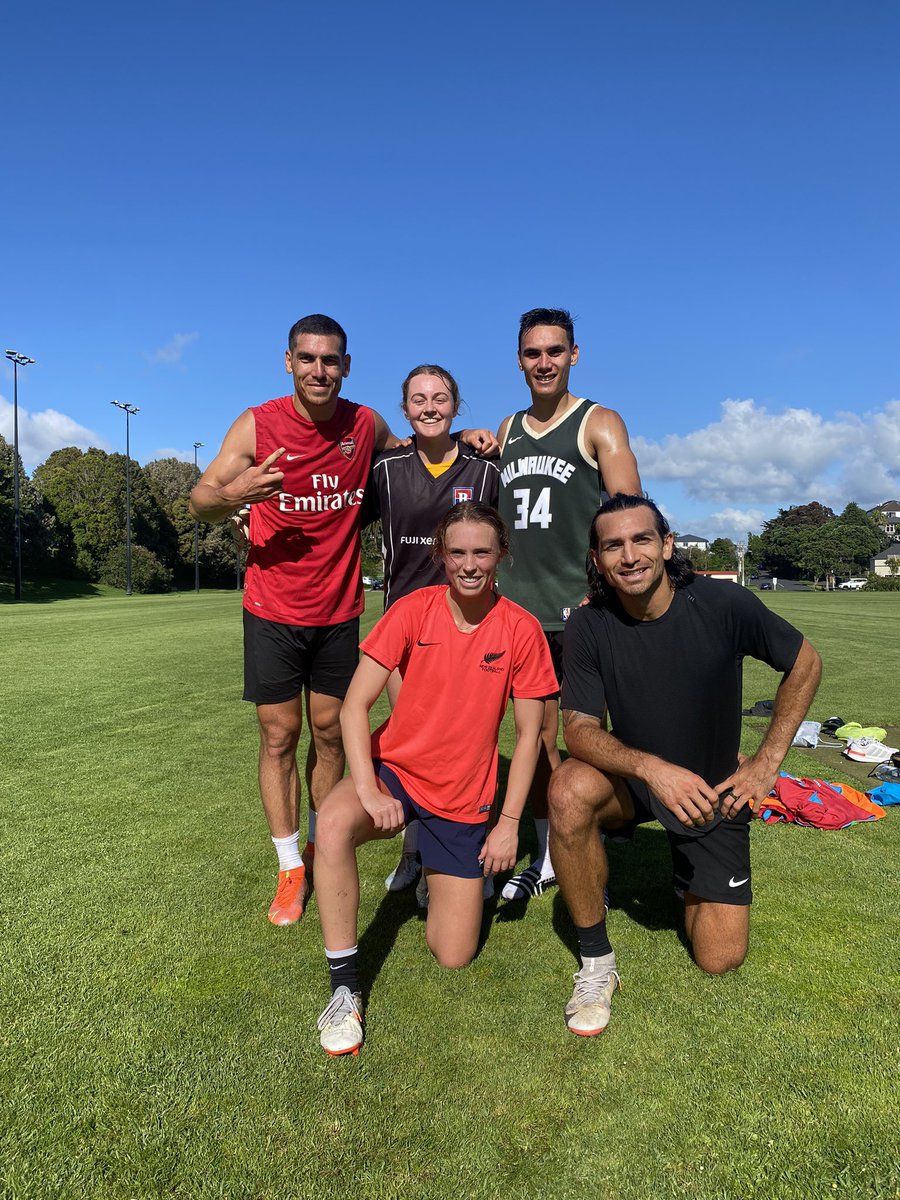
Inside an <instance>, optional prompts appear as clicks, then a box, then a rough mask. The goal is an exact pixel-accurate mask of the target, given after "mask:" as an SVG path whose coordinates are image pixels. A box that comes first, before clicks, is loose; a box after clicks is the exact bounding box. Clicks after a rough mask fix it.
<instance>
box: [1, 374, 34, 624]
mask: <svg viewBox="0 0 900 1200" xmlns="http://www.w3.org/2000/svg"><path fill="white" fill-rule="evenodd" d="M6 357H7V358H8V359H9V361H10V362H11V363H12V365H13V529H14V531H15V532H14V535H13V544H14V545H13V597H14V599H16V600H17V601H18V600H21V599H22V516H21V508H22V505H21V499H20V494H19V367H30V366H31V365H32V364H33V363H34V359H33V358H29V357H28V355H27V354H20V353H19V352H18V350H7V352H6Z"/></svg>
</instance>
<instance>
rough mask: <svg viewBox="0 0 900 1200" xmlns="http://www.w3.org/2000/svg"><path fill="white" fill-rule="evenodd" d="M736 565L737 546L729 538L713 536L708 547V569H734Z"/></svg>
mask: <svg viewBox="0 0 900 1200" xmlns="http://www.w3.org/2000/svg"><path fill="white" fill-rule="evenodd" d="M737 565H738V553H737V546H736V545H735V544H734V542H733V541H732V540H731V538H715V539H714V540H713V541H712V542H711V543H710V547H709V568H708V569H709V570H710V571H736V570H737Z"/></svg>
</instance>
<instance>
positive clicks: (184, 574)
mask: <svg viewBox="0 0 900 1200" xmlns="http://www.w3.org/2000/svg"><path fill="white" fill-rule="evenodd" d="M144 474H145V475H146V476H147V478H148V479H149V481H150V484H151V486H152V488H153V490H154V493H155V495H156V498H157V501H158V503H159V505H160V507H161V509H162V511H163V513H164V514H165V516H166V519H167V521H168V522H169V525H170V526H171V530H172V534H173V536H174V538H175V542H176V551H175V555H174V557H173V559H172V560H171V562H170V564H169V565H170V566H171V567H172V568H173V571H174V577H175V581H176V583H177V584H178V585H179V586H180V587H191V586H193V582H194V524H195V523H194V518H193V517H192V516H191V514H190V511H189V509H188V501H189V499H190V494H191V488H192V487H193V486H194V484H195V483H196V482H197V480H198V479H199V477H200V472H199V471H197V470H195V468H194V464H193V463H186V462H182V461H181V460H180V459H177V458H158V459H154V461H153V462H149V463H147V464H146V466H145V467H144ZM197 551H198V555H197V556H198V559H199V563H200V582H201V584H202V586H204V587H231V586H233V585H234V582H235V573H236V559H237V555H238V549H237V546H236V544H235V541H234V538H233V537H232V535H231V526H230V525H229V523H228V522H227V521H222V522H220V523H219V524H218V525H210V524H208V523H207V522H206V521H200V522H199V523H198V524H197ZM245 558H246V555H245V554H243V552H241V569H242V570H243V565H244V559H245Z"/></svg>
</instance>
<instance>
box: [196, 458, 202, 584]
mask: <svg viewBox="0 0 900 1200" xmlns="http://www.w3.org/2000/svg"><path fill="white" fill-rule="evenodd" d="M202 445H203V443H202V442H194V484H195V486H196V483H197V481H198V480H199V478H200V468H199V467H198V466H197V451H198V450H199V449H200V447H201V446H202ZM194 591H195V592H199V591H200V522H199V521H198V520H197V519H196V518H195V519H194Z"/></svg>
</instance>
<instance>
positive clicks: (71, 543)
mask: <svg viewBox="0 0 900 1200" xmlns="http://www.w3.org/2000/svg"><path fill="white" fill-rule="evenodd" d="M34 486H35V489H36V491H37V493H38V495H39V496H40V498H41V500H42V502H43V504H44V505H45V507H46V509H47V510H48V512H50V513H51V514H52V515H53V516H54V517H55V519H56V522H57V525H58V527H59V534H60V536H59V544H58V559H59V562H60V565H61V566H62V565H67V566H69V567H70V569H71V570H72V571H74V573H76V574H78V575H81V576H84V577H86V578H88V579H97V578H98V577H99V574H100V571H101V568H102V567H103V565H104V563H105V562H106V559H107V557H108V555H109V552H110V551H111V550H112V549H113V548H114V547H116V546H118V545H120V544H121V545H124V541H125V510H126V505H125V456H124V455H122V454H107V453H106V452H105V451H104V450H98V449H96V448H94V447H91V449H90V450H87V451H84V452H83V451H81V450H79V449H78V448H77V447H75V446H67V447H65V448H64V449H62V450H55V451H54V452H53V453H52V454H51V455H50V457H49V458H48V459H47V461H46V462H45V463H42V464H41V466H39V467H38V468H37V470H36V471H35V473H34ZM131 511H132V542H133V544H134V545H143V546H146V547H147V549H149V550H150V551H152V552H154V553H156V554H157V555H158V557H160V558H161V559H162V560H163V561H164V562H165V561H167V560H168V559H171V558H172V557H173V555H174V553H175V539H174V537H173V535H172V531H171V529H170V528H169V527H168V526H167V522H166V520H165V516H164V513H163V512H162V510H161V508H160V505H159V503H158V501H157V498H156V496H155V494H154V492H153V490H152V488H151V487H150V485H149V483H148V481H147V479H146V477H145V476H144V473H143V471H142V470H141V467H140V464H139V463H136V462H134V461H133V460H132V463H131Z"/></svg>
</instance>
